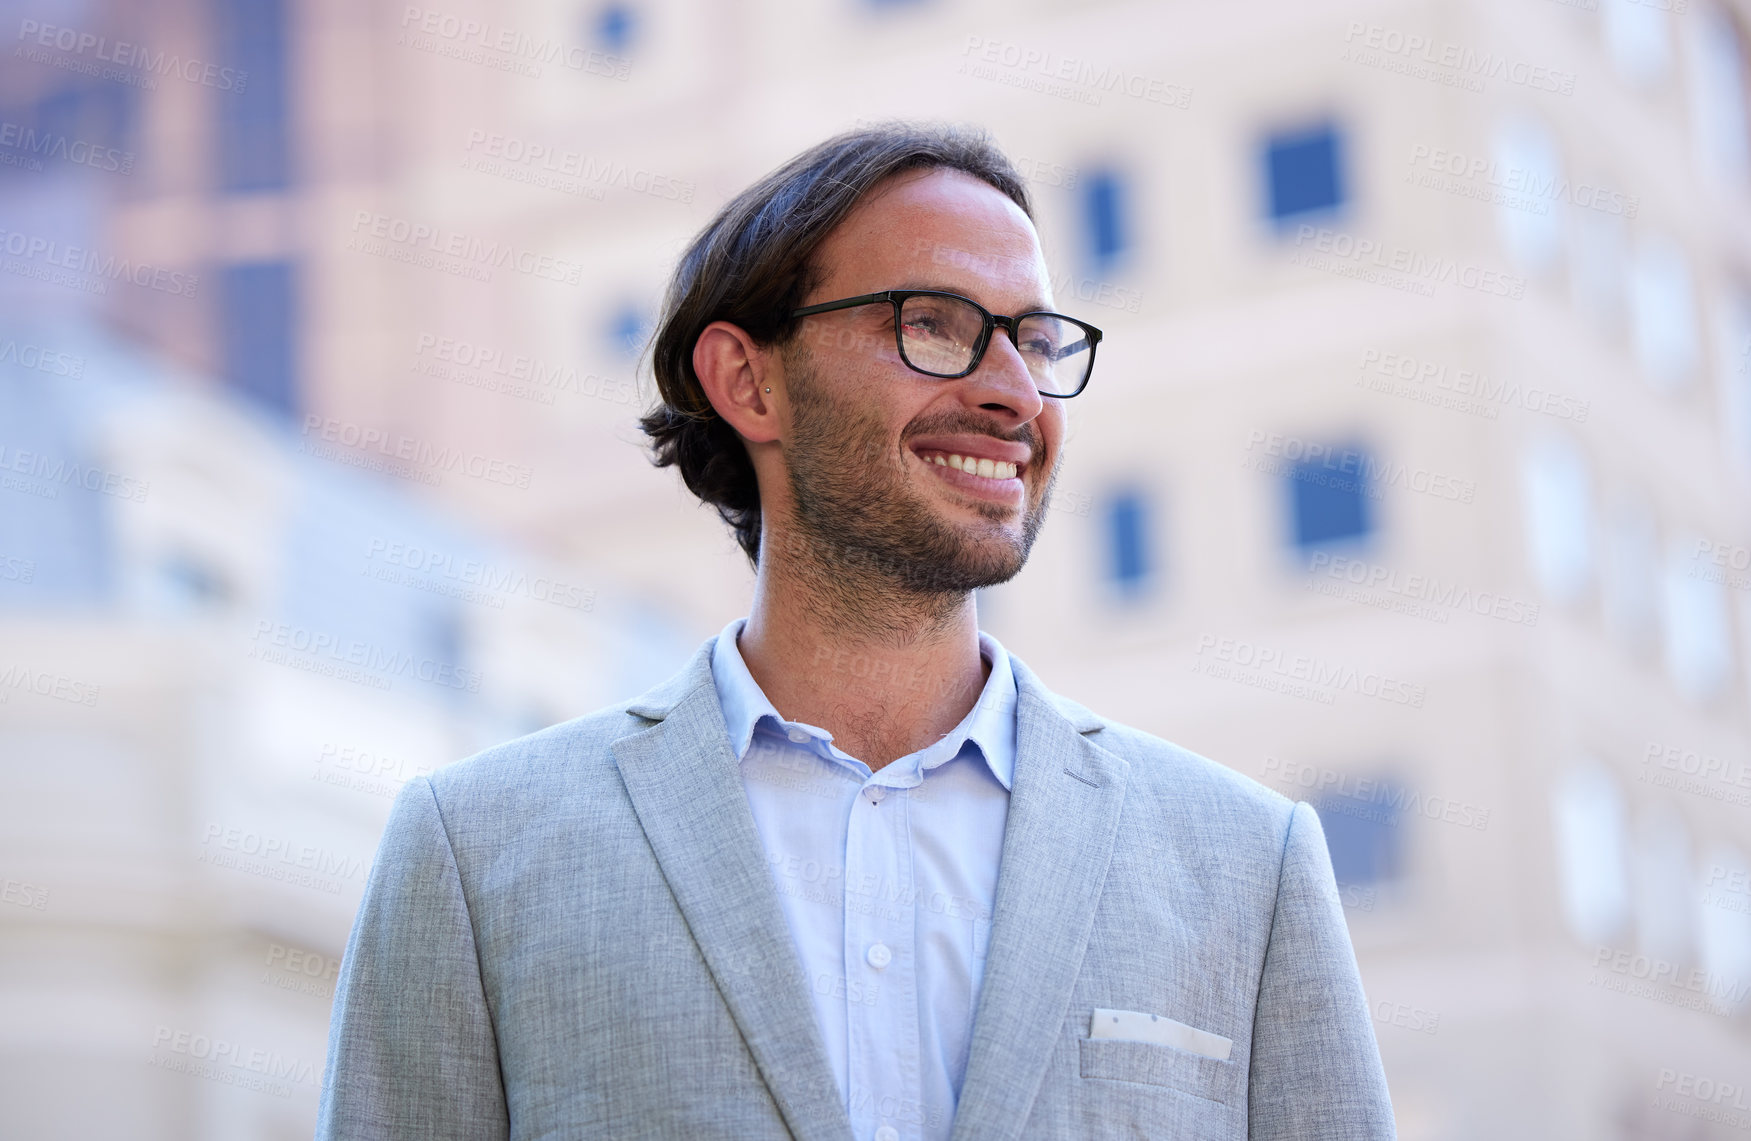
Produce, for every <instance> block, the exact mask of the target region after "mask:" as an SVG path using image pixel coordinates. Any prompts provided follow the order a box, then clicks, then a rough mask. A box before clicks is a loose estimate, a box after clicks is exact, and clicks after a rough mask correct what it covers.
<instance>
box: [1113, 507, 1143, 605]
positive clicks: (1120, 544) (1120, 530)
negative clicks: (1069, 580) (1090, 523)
mask: <svg viewBox="0 0 1751 1141" xmlns="http://www.w3.org/2000/svg"><path fill="white" fill-rule="evenodd" d="M1149 529H1150V528H1149V505H1148V502H1147V501H1146V500H1145V499H1144V498H1143V496H1142V494H1141V493H1139V492H1135V491H1127V492H1121V493H1120V494H1118V495H1115V496H1114V497H1113V498H1112V500H1111V501H1109V502H1108V504H1107V578H1108V579H1109V580H1111V581H1112V582H1113V583H1114V584H1115V585H1117V586H1118V587H1119V588H1120V589H1121V590H1124V591H1135V590H1138V589H1140V588H1141V587H1142V586H1143V585H1144V583H1146V582H1147V581H1148V579H1149V576H1150V573H1151V571H1152V570H1153V568H1152V567H1151V565H1150V563H1151V559H1150V552H1151V547H1152V542H1151V536H1150V534H1149Z"/></svg>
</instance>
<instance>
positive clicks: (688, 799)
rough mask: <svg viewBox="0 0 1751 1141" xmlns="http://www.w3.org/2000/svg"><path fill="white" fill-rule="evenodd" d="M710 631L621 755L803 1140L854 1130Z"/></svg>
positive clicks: (648, 706) (718, 974) (676, 882)
mask: <svg viewBox="0 0 1751 1141" xmlns="http://www.w3.org/2000/svg"><path fill="white" fill-rule="evenodd" d="M715 642H716V639H715V638H712V639H710V640H708V641H707V642H706V643H705V644H704V645H703V646H701V647H700V648H699V650H698V651H697V652H696V653H695V654H694V655H693V658H692V660H691V661H689V662H688V663H687V666H686V667H685V668H684V669H683V670H682V671H681V673H679V674H677V675H676V676H675V677H672V678H670V679H669V680H668V681H666V682H664V683H662V684H661V685H658V686H657V687H655V688H654V689H652V690H651V691H650V692H648V693H646V694H645V695H644V696H642V697H640V698H638V699H637V700H635V701H633V703H632V704H631V705H630V706H629V707H628V708H629V710H630V712H632V713H634V714H636V715H637V716H640V717H646V718H649V719H651V720H654V721H656V722H657V723H656V724H655V725H652V726H651V727H650V728H648V729H644V730H642V731H640V732H636V733H633V734H630V735H629V736H626V737H622V738H621V739H620V740H618V741H616V742H614V745H613V752H614V757H615V760H616V762H617V764H618V765H619V769H620V774H621V779H622V780H623V781H624V782H625V783H626V790H627V792H628V794H629V795H630V796H631V798H632V805H633V810H634V811H635V812H637V814H638V818H639V823H640V824H641V825H642V826H643V827H644V832H645V836H646V838H647V839H649V841H650V845H651V850H652V851H653V852H654V853H655V854H656V858H657V863H658V864H659V865H660V866H661V868H662V871H663V876H664V877H665V878H666V879H667V880H668V883H669V888H670V890H671V891H673V892H674V895H675V900H676V902H677V903H678V904H679V905H680V908H681V913H682V915H683V916H684V917H685V918H686V920H687V926H688V928H689V930H690V931H691V932H692V935H693V938H694V940H695V941H696V942H697V943H698V944H699V949H700V951H701V953H702V954H703V955H704V956H705V961H706V964H707V965H708V966H709V967H710V968H711V973H712V976H713V977H714V978H715V979H716V981H717V985H718V987H719V989H720V990H721V991H722V992H723V995H724V1000H725V1002H727V1003H728V1005H729V1008H730V1013H731V1015H732V1016H733V1017H734V1018H735V1020H736V1024H737V1026H738V1027H740V1028H741V1031H742V1036H743V1038H744V1039H746V1041H747V1043H748V1047H749V1049H750V1050H752V1051H753V1054H754V1059H755V1061H756V1062H757V1063H758V1065H759V1067H760V1072H761V1075H762V1076H763V1077H764V1078H765V1080H766V1084H767V1086H768V1087H769V1088H770V1089H771V1090H772V1095H773V1098H774V1099H775V1100H776V1101H777V1102H778V1107H779V1110H780V1112H781V1113H783V1115H784V1120H785V1124H786V1125H787V1126H788V1127H789V1128H790V1130H791V1132H792V1133H793V1134H794V1135H795V1136H796V1137H797V1138H799V1139H801V1141H817V1139H818V1141H827V1139H843V1141H849V1139H850V1137H851V1124H850V1121H849V1119H848V1118H847V1116H846V1113H845V1107H844V1106H843V1105H842V1104H841V1102H840V1099H839V1090H838V1084H837V1083H836V1082H835V1081H834V1079H833V1075H832V1071H831V1070H830V1068H829V1067H828V1064H827V1054H826V1049H825V1047H824V1046H823V1045H822V1043H821V1040H820V1030H819V1028H818V1027H817V1026H816V1025H815V1013H814V1008H813V1006H812V1005H811V999H810V998H809V989H808V986H807V984H806V982H805V980H804V976H803V971H802V966H801V963H800V962H799V960H798V958H797V953H796V948H795V945H794V943H793V941H792V939H791V935H790V926H789V924H788V922H787V921H786V920H785V917H784V913H783V911H782V910H781V909H780V907H779V903H778V894H777V891H776V890H775V889H774V887H773V884H772V874H771V872H770V871H769V870H768V869H767V867H766V860H765V858H764V850H763V848H762V847H761V844H760V835H759V832H758V831H757V830H756V829H755V826H754V815H753V813H752V812H751V811H750V810H749V808H748V801H747V796H746V794H745V793H744V792H743V789H742V781H741V774H740V771H739V770H738V768H737V765H736V759H735V755H734V753H732V752H731V750H730V745H729V733H728V730H727V729H725V727H724V720H723V710H722V708H721V707H720V706H719V704H718V700H717V690H716V687H715V686H714V685H713V684H712V676H711V650H712V646H713V645H714V643H715Z"/></svg>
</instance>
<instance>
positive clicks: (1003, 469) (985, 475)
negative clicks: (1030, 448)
mask: <svg viewBox="0 0 1751 1141" xmlns="http://www.w3.org/2000/svg"><path fill="white" fill-rule="evenodd" d="M914 454H916V455H917V456H918V458H919V459H921V460H923V461H924V462H925V463H927V464H935V465H936V466H938V467H949V468H953V469H955V470H956V471H958V472H964V473H965V474H967V475H970V476H974V477H976V478H978V479H988V480H991V481H992V482H997V481H999V480H1006V479H1015V478H1017V477H1018V476H1019V475H1020V474H1021V473H1022V472H1023V471H1025V470H1026V465H1023V464H1016V463H1012V462H1010V461H1008V460H991V459H974V458H973V457H971V456H963V455H959V454H957V453H955V452H938V451H921V452H917V453H914Z"/></svg>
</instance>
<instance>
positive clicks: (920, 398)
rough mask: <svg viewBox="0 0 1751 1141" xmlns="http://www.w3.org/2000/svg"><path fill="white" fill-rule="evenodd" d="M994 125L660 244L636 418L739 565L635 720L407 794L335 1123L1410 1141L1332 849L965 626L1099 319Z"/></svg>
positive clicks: (870, 164) (349, 997)
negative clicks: (1394, 1101)
mask: <svg viewBox="0 0 1751 1141" xmlns="http://www.w3.org/2000/svg"><path fill="white" fill-rule="evenodd" d="M1049 280H1050V278H1049V275H1048V273H1047V271H1046V267H1045V262H1044V258H1043V256H1042V255H1041V252H1040V246H1039V243H1038V239H1037V237H1036V235H1035V232H1034V227H1033V223H1032V220H1031V213H1030V208H1029V203H1028V196H1027V193H1026V190H1025V188H1024V186H1023V184H1022V182H1021V181H1020V179H1019V178H1018V177H1017V176H1016V174H1015V172H1014V170H1013V169H1012V168H1011V167H1010V165H1009V163H1008V162H1007V160H1005V159H1004V158H1003V156H1002V155H1001V154H1000V153H999V152H998V151H997V150H996V149H995V148H994V147H992V146H991V145H990V144H989V143H987V142H986V141H985V140H984V139H983V138H982V137H979V136H975V135H972V134H969V133H965V132H960V131H955V130H949V129H924V128H914V127H908V126H893V127H884V128H878V129H870V130H863V131H858V132H854V133H852V134H848V135H843V136H840V137H839V138H836V139H833V140H830V141H829V142H826V143H823V144H821V145H820V146H817V147H815V148H814V149H812V150H810V151H808V152H805V153H804V154H802V155H800V156H798V157H797V158H796V159H794V160H792V161H791V162H790V163H789V164H787V165H786V166H784V167H783V168H781V169H780V170H778V171H776V172H775V173H773V174H772V175H770V176H768V177H767V178H766V179H765V180H763V181H762V182H760V183H759V184H757V185H756V186H754V187H752V188H751V189H749V190H748V191H746V192H744V193H743V194H742V195H741V196H739V197H738V198H736V199H735V200H734V201H732V202H731V203H730V204H729V205H728V206H726V207H725V208H724V210H723V211H722V213H721V214H720V215H719V216H718V218H717V219H716V220H715V221H714V222H713V223H712V224H711V225H710V226H708V227H707V228H706V230H705V231H704V232H703V233H702V234H701V235H700V236H699V238H698V239H696V241H695V242H694V244H693V246H692V247H691V248H690V249H689V251H688V252H687V254H686V255H685V256H684V257H683V259H682V261H681V264H680V267H679V269H678V270H677V272H676V275H675V279H674V282H673V283H672V286H671V288H670V291H669V295H668V298H667V303H666V306H665V313H664V317H663V322H662V326H661V329H660V330H659V333H658V336H657V338H656V342H655V349H654V362H655V371H656V376H657V381H658V386H659V389H660V393H661V398H662V402H661V405H660V406H659V407H658V408H657V409H656V410H655V411H654V412H652V413H651V414H650V415H648V416H646V417H645V418H644V420H643V425H644V428H645V430H646V432H647V433H649V434H650V436H651V437H652V439H653V446H654V450H655V456H656V459H657V462H658V463H659V464H664V465H674V466H677V467H679V468H680V471H681V475H682V478H683V479H684V481H685V482H686V484H687V486H688V487H689V488H690V489H692V490H693V491H694V492H695V493H696V494H697V495H699V496H700V498H701V499H703V500H704V501H705V502H707V503H710V504H712V505H713V506H714V507H715V508H716V509H717V510H718V511H719V513H720V514H721V515H722V516H723V518H724V519H725V521H726V522H728V523H729V525H730V526H731V528H732V529H733V531H734V533H735V535H736V538H737V540H738V541H739V543H740V544H741V546H742V547H743V549H744V550H745V551H746V553H747V555H748V557H749V558H750V560H751V561H753V563H754V566H755V588H754V599H753V604H752V606H751V608H750V613H749V615H748V617H747V618H746V619H745V620H744V619H737V620H736V621H734V622H731V623H730V624H729V625H728V626H727V627H725V629H724V630H723V632H722V633H720V634H719V635H717V636H716V637H715V638H713V639H711V640H709V641H707V642H706V643H705V644H704V645H703V646H701V647H700V648H699V650H698V652H697V653H696V654H695V655H694V656H693V659H692V660H691V661H690V662H688V663H687V665H686V666H685V667H684V668H683V669H682V670H681V672H680V673H679V674H677V675H675V676H674V677H673V678H671V679H669V680H668V681H667V682H664V683H663V684H661V685H659V686H657V687H656V688H655V689H653V690H651V691H650V692H649V693H646V694H644V695H643V696H641V697H639V698H636V699H635V700H632V701H630V702H626V703H624V704H621V705H617V706H614V707H613V708H611V709H607V710H603V711H601V712H598V713H594V714H591V715H590V716H587V717H583V718H579V719H578V720H575V721H571V722H568V723H566V724H563V725H559V726H555V727H553V728H551V729H548V730H546V731H544V732H541V733H537V734H534V735H533V736H531V737H527V738H524V739H522V740H520V741H514V742H512V743H510V744H508V745H504V746H501V747H499V748H496V749H492V750H489V751H488V752H486V753H483V754H481V755H479V756H477V757H474V758H471V759H469V760H467V761H464V762H462V763H460V764H456V765H451V766H449V767H447V768H444V769H441V770H440V771H438V772H436V773H434V774H432V775H431V776H430V777H428V778H415V779H414V780H413V781H410V782H409V783H408V785H407V787H406V788H405V789H404V790H403V791H402V793H401V794H400V796H399V797H398V799H397V801H396V804H395V808H394V811H393V813H392V815H391V817H390V821H389V825H388V828H387V831H386V832H385V834H384V837H383V842H382V847H381V848H380V850H379V852H378V855H377V860H376V865H375V867H374V868H373V869H372V873H371V880H370V884H369V886H368V888H367V891H366V894H365V900H364V905H363V907H362V908H361V910H360V912H359V916H358V920H357V922H356V924H355V926H354V929H353V933H352V938H351V940H350V942H349V945H348V947H347V952H346V959H345V965H344V968H343V970H342V972H341V978H340V983H339V987H338V989H337V992H336V996H335V1017H334V1023H333V1027H332V1031H331V1037H330V1043H329V1055H328V1071H327V1078H326V1084H325V1086H324V1090H323V1100H322V1110H321V1122H320V1125H319V1134H320V1135H321V1136H325V1137H345V1138H377V1137H383V1138H457V1139H462V1138H468V1139H479V1138H495V1137H517V1138H538V1137H539V1138H558V1137H579V1138H585V1137H591V1138H593V1137H604V1138H607V1137H612V1138H623V1137H675V1138H698V1137H724V1138H780V1137H787V1136H791V1137H797V1138H804V1139H828V1138H832V1139H844V1138H857V1139H858V1141H901V1139H907V1141H938V1139H942V1138H948V1137H951V1136H952V1137H953V1138H954V1139H955V1141H973V1139H975V1138H1023V1137H1025V1138H1069V1137H1163V1138H1169V1137H1187V1138H1191V1137H1196V1138H1215V1137H1222V1138H1243V1137H1250V1138H1283V1139H1289V1138H1295V1139H1300V1141H1305V1139H1307V1138H1381V1137H1391V1136H1392V1135H1393V1124H1392V1116H1391V1107H1390V1104H1389V1102H1388V1098H1387V1091H1386V1085H1385V1080H1384V1077H1383V1075H1382V1072H1381V1067H1380V1060H1379V1055H1378V1052H1377V1049H1376V1046H1375V1042H1374V1038H1373V1034H1372V1029H1371V1025H1370V1021H1369V1016H1368V1009H1367V1005H1366V1002H1365V1000H1364V998H1363V994H1362V988H1361V983H1360V979H1359V976H1358V974H1357V970H1356V963H1355V957H1354V955H1353V953H1352V951H1351V948H1350V943H1349V939H1348V935H1347V933H1346V930H1345V926H1344V919H1343V914H1342V910H1341V908H1340V906H1339V904H1338V899H1337V890H1336V885H1335V883H1334V881H1333V878H1332V872H1331V864H1330V861H1329V859H1328V857H1327V855H1326V851H1325V843H1324V838H1323V835H1322V833H1321V831H1320V826H1319V821H1318V818H1317V816H1315V814H1314V813H1313V810H1312V809H1311V808H1310V807H1308V806H1307V805H1305V804H1292V803H1291V802H1289V801H1288V800H1286V799H1284V798H1283V797H1281V796H1279V795H1277V794H1276V793H1274V792H1271V791H1268V790H1266V789H1264V788H1263V787H1262V786H1260V785H1258V784H1256V783H1254V782H1252V781H1250V780H1247V779H1246V778H1243V777H1241V776H1238V775H1236V774H1234V773H1233V772H1231V771H1230V770H1228V769H1226V768H1223V767H1221V766H1219V765H1217V764H1215V763H1213V762H1211V761H1208V760H1205V759H1203V758H1201V757H1198V756H1196V755H1194V754H1191V753H1189V752H1187V751H1185V750H1183V749H1180V748H1178V747H1177V746H1174V745H1171V744H1169V743H1167V742H1165V741H1162V740H1160V739H1158V738H1155V737H1152V736H1149V735H1148V734H1145V733H1142V732H1139V731H1137V730H1134V729H1130V728H1127V727H1125V726H1123V725H1120V724H1117V723H1115V722H1112V721H1108V720H1105V719H1103V718H1101V717H1098V716H1096V715H1095V714H1093V713H1091V712H1090V711H1089V710H1088V709H1086V708H1084V707H1082V706H1081V705H1078V704H1076V703H1074V702H1072V701H1069V700H1066V699H1064V698H1060V697H1057V696H1055V695H1053V694H1052V693H1051V692H1050V691H1048V690H1047V689H1046V688H1045V686H1044V685H1043V684H1042V683H1041V682H1040V680H1039V679H1038V678H1036V677H1035V676H1034V675H1033V674H1032V673H1031V672H1030V671H1029V670H1028V669H1027V667H1026V666H1024V665H1023V664H1022V662H1021V661H1020V660H1019V659H1017V658H1015V657H1014V656H1013V655H1010V654H1008V653H1007V652H1006V651H1005V650H1003V648H1002V647H1001V646H999V645H998V643H997V642H996V640H995V639H993V638H991V637H990V636H989V635H987V634H984V633H981V632H980V631H979V629H978V625H977V615H976V612H975V608H974V600H973V593H972V592H973V591H974V590H975V589H977V588H979V587H981V586H988V585H991V584H995V583H1000V582H1004V581H1006V580H1008V579H1009V578H1011V577H1012V576H1014V575H1015V574H1016V573H1017V572H1018V571H1019V570H1020V569H1021V568H1022V565H1023V563H1024V562H1025V561H1026V558H1027V554H1028V551H1029V548H1030V547H1031V545H1032V543H1033V541H1034V537H1035V536H1036V535H1037V534H1038V532H1039V528H1040V525H1041V523H1042V522H1043V520H1044V518H1045V505H1046V502H1047V500H1048V499H1049V497H1050V493H1051V489H1052V482H1053V475H1054V472H1055V470H1056V467H1057V463H1058V459H1059V455H1060V451H1061V448H1062V446H1063V442H1064V434H1065V403H1066V401H1067V400H1069V399H1071V398H1073V397H1074V396H1076V395H1078V394H1079V393H1080V392H1081V391H1082V389H1083V387H1084V386H1085V385H1086V384H1087V382H1088V379H1089V376H1090V374H1091V372H1092V361H1093V357H1094V355H1095V350H1096V347H1097V345H1098V343H1099V339H1100V333H1099V331H1098V330H1096V329H1095V328H1093V327H1092V326H1089V325H1087V324H1085V323H1083V322H1080V321H1078V320H1077V319H1075V318H1073V317H1060V316H1057V315H1054V314H1052V313H1051V310H1052V308H1053V302H1052V297H1051V292H1050V287H1049Z"/></svg>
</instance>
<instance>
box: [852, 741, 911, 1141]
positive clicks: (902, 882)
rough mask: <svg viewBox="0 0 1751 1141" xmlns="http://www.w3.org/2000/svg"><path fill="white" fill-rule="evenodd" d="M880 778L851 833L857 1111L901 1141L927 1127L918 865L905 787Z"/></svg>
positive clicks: (886, 1139)
mask: <svg viewBox="0 0 1751 1141" xmlns="http://www.w3.org/2000/svg"><path fill="white" fill-rule="evenodd" d="M884 775H885V776H886V777H887V778H888V779H893V778H894V777H897V776H898V774H889V773H886V772H885V770H884ZM877 779H881V778H880V777H876V778H871V781H870V782H869V783H866V784H865V785H864V787H863V789H862V790H861V791H860V792H859V793H858V795H857V798H856V800H855V801H854V802H853V803H852V808H851V817H850V820H849V821H848V824H847V829H846V844H845V884H846V892H845V1003H846V1024H847V1027H848V1029H849V1032H850V1033H849V1041H848V1045H849V1050H848V1061H849V1071H850V1072H849V1075H848V1076H849V1085H850V1093H851V1097H850V1103H851V1104H850V1110H851V1122H852V1132H853V1133H854V1134H855V1135H856V1136H857V1137H858V1138H859V1141H900V1139H902V1138H914V1139H915V1138H917V1137H919V1136H920V1129H919V1126H920V1125H921V1123H922V1109H921V1104H920V1098H921V1094H922V1079H921V1075H920V1072H919V1067H920V1057H919V1028H918V974H917V971H918V958H917V932H916V930H915V922H916V908H915V907H914V906H913V902H914V901H913V896H914V895H915V888H914V883H913V873H914V869H913V865H912V846H911V843H910V838H909V836H908V834H907V820H906V796H905V792H904V790H903V789H898V788H893V787H888V786H886V785H883V784H877V783H874V782H875V780H877Z"/></svg>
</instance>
